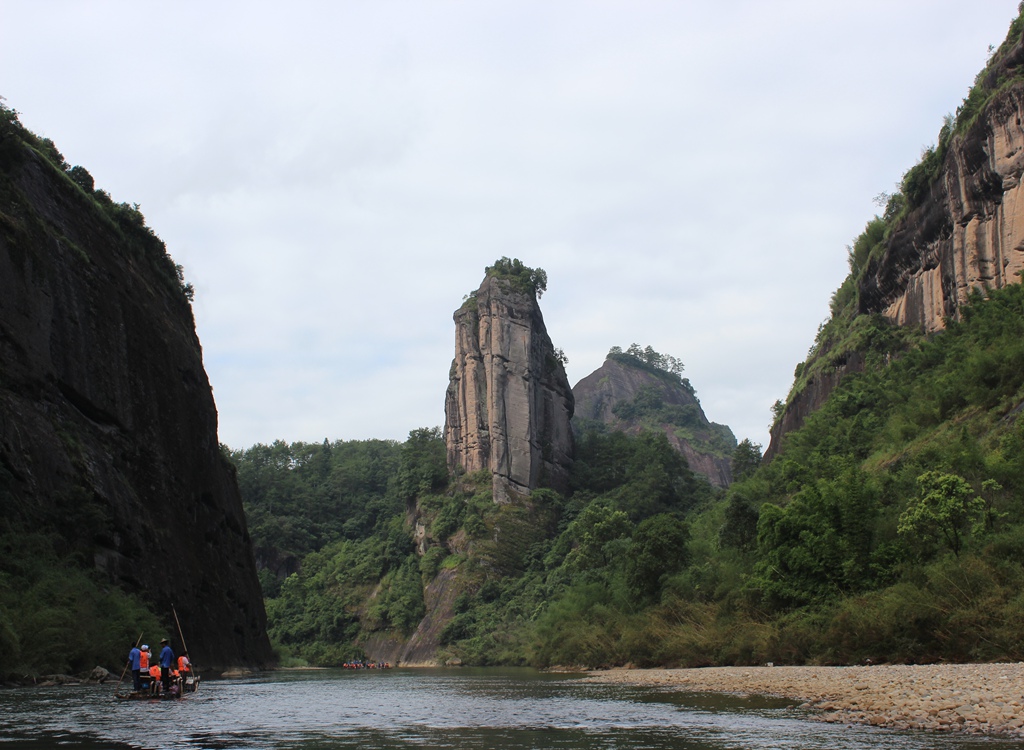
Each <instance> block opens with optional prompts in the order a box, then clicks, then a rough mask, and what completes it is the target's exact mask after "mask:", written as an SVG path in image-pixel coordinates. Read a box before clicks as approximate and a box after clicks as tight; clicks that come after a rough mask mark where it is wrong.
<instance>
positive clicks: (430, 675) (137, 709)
mask: <svg viewBox="0 0 1024 750" xmlns="http://www.w3.org/2000/svg"><path fill="white" fill-rule="evenodd" d="M113 692H114V691H113V689H112V688H111V687H110V686H98V687H96V686H90V687H58V688H37V689H18V690H4V691H0V750H27V749H31V750H42V749H43V748H47V749H49V748H57V747H59V748H62V749H67V750H75V749H79V748H81V749H88V750H98V749H100V748H104V749H110V750H124V749H125V748H144V749H146V750H160V749H162V748H209V749H211V750H235V749H238V750H242V749H245V748H253V749H254V750H261V749H263V748H267V749H274V750H277V749H278V748H281V749H283V748H289V749H294V750H326V749H327V748H361V750H376V749H377V748H382V749H383V748H387V749H389V750H390V749H391V748H460V749H461V748H480V749H481V750H525V749H526V748H536V749H538V750H539V749H541V748H579V749H581V750H592V749H593V750H597V749H598V748H601V749H602V750H604V749H608V750H618V749H619V748H622V749H627V748H628V749H633V748H652V749H655V750H660V749H662V748H664V749H668V748H673V749H677V750H710V749H712V748H715V749H725V748H729V749H737V750H738V749H740V748H793V749H796V748H799V749H800V750H803V749H805V748H806V749H811V748H828V749H829V750H833V749H834V750H840V749H841V750H860V749H862V748H863V749H867V748H886V749H889V748H898V749H900V750H904V749H905V750H933V749H947V750H948V749H952V748H956V749H957V750H982V749H987V750H1001V749H1002V748H1019V747H1021V743H1020V742H1019V741H1008V740H984V739H968V738H962V737H955V736H948V735H934V734H925V733H920V732H918V733H898V732H892V731H883V730H877V729H872V728H868V727H845V726H836V725H832V724H825V723H822V722H815V721H809V720H807V719H806V718H805V717H806V716H807V713H806V712H805V711H803V710H801V709H799V708H797V707H795V706H794V705H793V704H792V703H788V702H785V701H779V700H769V699H764V698H756V699H755V698H750V699H743V698H738V697H720V696H718V697H716V696H708V695H693V694H691V695H679V694H670V693H664V692H658V691H656V690H652V689H637V688H623V687H621V686H603V685H593V684H584V683H581V682H579V681H578V680H577V679H575V678H574V677H571V676H567V675H543V674H538V673H536V672H533V671H529V670H508V669H454V670H430V669H415V670H414V669H394V670H390V671H384V672H377V671H370V672H343V671H335V670H324V671H309V672H288V673H275V674H272V675H268V676H265V677H260V678H253V679H245V680H223V681H218V682H210V681H208V682H205V683H204V684H203V686H202V689H201V690H200V691H199V692H198V693H196V694H194V695H191V696H189V697H188V698H187V699H185V700H183V701H174V702H171V701H166V702H152V703H150V702H145V703H143V702H128V701H116V700H115V699H114V697H113Z"/></svg>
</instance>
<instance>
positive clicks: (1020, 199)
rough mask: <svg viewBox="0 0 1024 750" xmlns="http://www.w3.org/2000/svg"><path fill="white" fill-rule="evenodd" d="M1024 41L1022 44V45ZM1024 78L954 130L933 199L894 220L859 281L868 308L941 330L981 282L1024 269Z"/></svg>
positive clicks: (1009, 279) (1003, 280)
mask: <svg viewBox="0 0 1024 750" xmlns="http://www.w3.org/2000/svg"><path fill="white" fill-rule="evenodd" d="M1018 49H1020V45H1018ZM1022 121H1024V83H1019V84H1017V85H1015V86H1013V87H1011V88H1009V89H1008V90H1006V91H1004V92H1003V93H1002V94H1000V95H999V96H998V97H997V98H996V99H994V100H993V101H992V102H991V103H990V104H989V106H988V107H987V108H986V109H985V112H984V113H983V115H982V116H981V117H980V118H979V119H978V121H977V122H976V123H975V125H974V126H973V127H971V128H970V129H969V130H968V131H967V132H966V133H965V134H964V135H963V136H954V137H953V139H952V141H951V143H950V147H949V149H948V151H947V154H946V157H945V161H944V163H943V165H942V171H941V173H940V176H939V179H937V180H936V181H934V182H933V183H932V184H931V186H930V189H929V191H928V196H927V198H926V200H925V202H924V203H923V204H922V205H921V206H919V207H918V208H917V209H915V210H914V211H913V212H911V213H910V214H909V215H908V217H907V219H906V220H905V221H904V222H902V223H901V224H900V225H899V226H898V227H896V228H895V230H894V231H893V233H892V235H891V236H890V238H889V240H888V242H887V243H886V246H885V251H884V253H883V254H882V255H881V256H879V257H878V258H877V259H873V260H872V262H871V265H870V266H869V267H868V269H867V272H866V273H865V274H864V276H863V277H862V278H861V279H860V282H859V298H860V311H861V312H862V313H872V312H880V313H883V314H884V315H885V316H886V317H888V318H890V319H891V320H893V321H894V322H896V323H899V324H902V325H915V326H920V327H922V328H923V329H924V330H926V331H936V330H939V329H941V328H943V326H944V325H945V323H944V321H945V319H946V318H956V317H957V316H958V311H959V308H960V306H961V305H963V304H964V303H966V302H967V299H968V297H969V296H970V294H971V292H972V291H974V290H984V289H999V288H1001V287H1003V286H1005V285H1006V284H1013V283H1018V282H1019V281H1020V278H1019V276H1018V274H1019V273H1020V272H1021V271H1022V270H1024V188H1022V186H1021V174H1022V173H1024V126H1022V124H1021V123H1022Z"/></svg>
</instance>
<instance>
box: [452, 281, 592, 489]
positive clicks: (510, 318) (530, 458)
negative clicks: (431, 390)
mask: <svg viewBox="0 0 1024 750" xmlns="http://www.w3.org/2000/svg"><path fill="white" fill-rule="evenodd" d="M454 317H455V358H454V360H453V361H452V367H451V373H450V382H449V385H448V390H447V392H446V394H445V430H444V434H445V443H446V444H447V447H448V463H449V466H450V467H452V469H458V470H462V471H466V472H475V471H479V470H481V469H486V470H489V471H490V472H491V474H492V475H493V476H494V479H495V485H494V487H495V500H497V501H501V500H503V499H506V497H505V495H506V492H505V491H506V490H509V489H510V490H512V491H514V492H528V491H529V490H532V489H535V488H537V487H540V486H546V487H552V488H554V489H558V490H565V489H567V488H568V478H569V467H570V466H571V463H572V457H573V451H574V445H573V437H572V429H571V427H570V420H571V419H572V414H573V396H572V390H571V389H570V388H569V381H568V379H567V378H566V375H565V368H564V367H563V366H562V363H561V362H560V361H559V360H558V358H557V357H556V356H555V350H554V347H553V346H552V344H551V339H550V338H549V337H548V333H547V329H546V328H545V326H544V318H543V316H542V315H541V312H540V307H539V306H538V305H537V300H536V298H535V297H534V296H533V295H531V294H528V293H525V292H522V291H520V290H517V289H515V288H514V287H513V286H512V285H510V284H509V283H508V282H506V281H505V280H503V279H501V278H500V277H495V276H492V275H488V276H487V277H486V278H485V279H484V281H483V283H482V284H481V285H480V288H479V289H478V290H477V291H476V293H475V295H473V297H472V298H471V299H470V300H469V301H467V303H466V304H464V305H463V306H462V307H461V308H459V310H457V311H456V312H455V316H454Z"/></svg>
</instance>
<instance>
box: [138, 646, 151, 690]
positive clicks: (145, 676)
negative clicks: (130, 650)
mask: <svg viewBox="0 0 1024 750" xmlns="http://www.w3.org/2000/svg"><path fill="white" fill-rule="evenodd" d="M149 657H150V653H149V646H147V645H146V644H145V643H143V644H142V652H141V653H140V654H139V682H140V683H143V682H148V681H149ZM147 687H148V685H147Z"/></svg>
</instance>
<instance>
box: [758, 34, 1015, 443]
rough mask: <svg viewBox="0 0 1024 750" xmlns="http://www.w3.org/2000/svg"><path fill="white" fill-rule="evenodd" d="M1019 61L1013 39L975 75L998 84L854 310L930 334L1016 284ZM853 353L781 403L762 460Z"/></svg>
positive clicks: (856, 366)
mask: <svg viewBox="0 0 1024 750" xmlns="http://www.w3.org/2000/svg"><path fill="white" fill-rule="evenodd" d="M1022 65H1024V40H1021V39H1018V40H1016V41H1015V42H1014V43H1013V44H1012V45H1011V46H1010V47H1009V49H1008V50H1007V51H1006V52H1005V53H1000V57H999V59H998V60H997V61H995V63H994V64H993V65H992V66H991V67H990V69H989V70H988V71H986V73H985V74H984V76H983V77H982V79H981V81H980V82H979V83H980V84H982V85H983V86H984V87H986V88H987V89H988V90H995V89H998V88H1000V86H1002V90H1000V91H999V92H998V93H997V94H995V95H994V96H993V98H992V99H991V100H990V101H989V102H988V103H987V104H986V105H985V107H984V108H983V109H982V111H981V112H980V113H979V114H978V116H977V118H976V119H975V120H974V122H973V124H971V126H970V127H968V128H967V129H966V130H965V132H964V133H962V134H959V135H955V136H953V137H952V139H951V140H950V143H949V146H948V148H947V149H946V153H945V157H944V159H943V162H942V167H941V170H940V172H939V175H938V177H937V178H936V179H935V180H933V181H932V182H931V184H930V186H929V187H928V191H927V195H926V196H925V198H924V200H923V201H921V204H920V205H919V206H918V207H917V208H915V209H914V210H913V211H912V212H911V213H910V214H909V215H908V216H907V217H906V218H905V219H904V220H903V221H901V222H900V223H899V224H898V225H897V226H896V227H895V228H894V230H893V231H892V234H891V235H890V236H889V238H888V239H887V240H886V243H885V249H884V252H883V253H882V254H881V255H880V256H878V257H876V258H873V259H872V260H870V261H869V264H868V267H867V268H866V269H865V272H864V274H863V275H862V276H861V277H860V280H859V282H858V300H859V302H858V305H859V313H860V314H871V313H881V314H882V315H885V316H886V317H887V318H889V319H890V320H892V321H893V322H895V323H897V324H899V325H912V326H917V327H919V328H921V329H922V330H924V331H926V332H934V331H939V330H942V329H943V328H944V327H945V325H946V320H947V319H954V320H955V319H957V318H958V317H959V315H960V308H961V306H963V305H964V304H966V303H967V302H968V300H969V298H970V296H971V294H972V293H973V292H975V291H981V292H984V291H985V290H986V289H999V288H1001V287H1003V286H1006V285H1007V284H1015V283H1019V282H1020V280H1021V279H1020V276H1019V274H1020V272H1021V271H1024V188H1022V186H1021V177H1022V175H1024V81H1017V82H1015V83H1011V84H1007V85H1002V84H1001V82H1002V81H1004V80H1007V79H1012V77H1013V76H1015V75H1017V71H1018V69H1019V68H1020V67H1021V66H1022ZM863 363H864V360H863V357H862V356H860V355H859V354H857V353H852V354H851V355H850V356H849V357H848V358H847V361H846V362H845V363H843V364H842V365H841V366H839V367H837V368H835V369H834V370H833V371H830V372H827V373H825V374H823V375H821V376H819V377H818V378H817V380H816V381H814V382H812V383H810V384H808V387H807V388H805V389H804V390H803V391H802V392H801V393H799V394H797V395H796V396H795V397H794V398H793V399H791V400H790V402H789V403H788V404H787V407H786V412H785V413H784V415H783V417H782V419H781V420H780V421H778V422H777V423H776V424H775V425H774V427H773V429H772V436H771V444H770V445H769V447H768V450H767V451H766V453H765V458H766V460H770V459H771V458H772V457H774V456H775V455H777V454H778V452H779V450H780V448H781V441H782V439H783V437H784V436H785V435H786V434H788V433H789V432H791V431H793V430H796V429H799V428H800V427H801V426H802V425H803V423H804V419H806V417H807V415H809V414H811V413H813V412H814V411H816V410H817V409H818V408H819V407H820V406H821V405H822V404H823V403H824V402H825V399H827V398H828V396H829V395H830V394H831V392H832V389H833V388H834V387H835V386H836V385H837V384H838V383H839V381H840V380H841V379H842V377H843V376H844V375H845V374H847V373H848V372H857V371H859V370H860V369H862V368H863Z"/></svg>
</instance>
